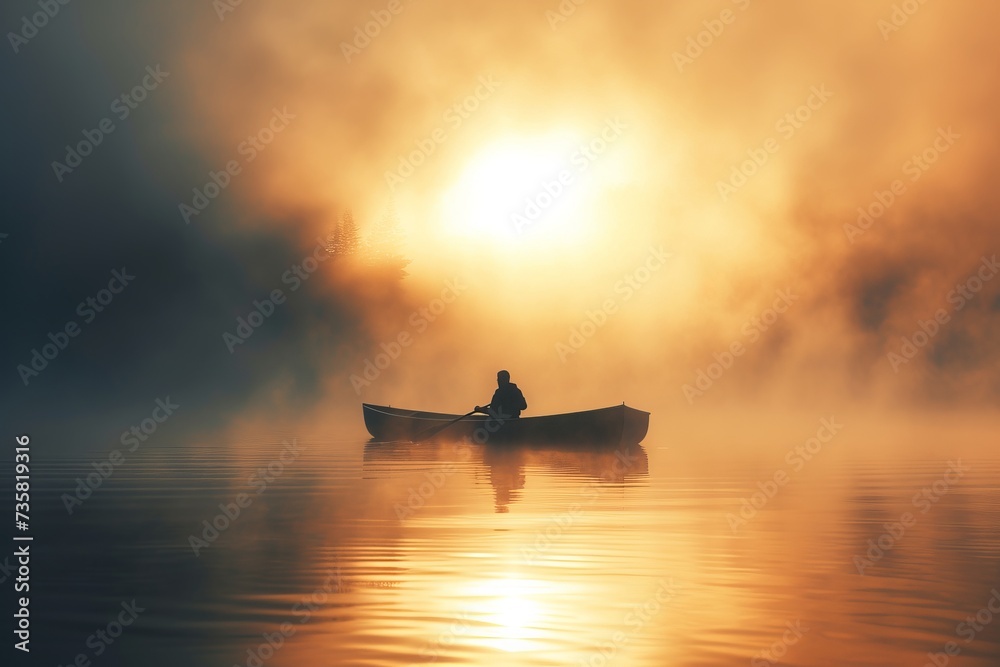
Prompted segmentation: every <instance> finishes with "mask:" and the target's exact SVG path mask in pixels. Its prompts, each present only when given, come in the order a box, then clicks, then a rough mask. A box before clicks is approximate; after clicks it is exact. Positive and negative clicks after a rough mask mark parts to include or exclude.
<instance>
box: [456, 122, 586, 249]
mask: <svg viewBox="0 0 1000 667" xmlns="http://www.w3.org/2000/svg"><path fill="white" fill-rule="evenodd" d="M577 144H578V140H577V138H576V137H575V136H574V135H573V133H571V132H560V133H553V134H550V135H547V136H543V137H536V138H529V139H519V140H515V139H506V140H504V141H500V142H497V143H495V144H492V145H490V146H487V147H485V148H483V149H482V150H481V151H479V152H478V153H477V154H476V155H475V157H473V158H472V159H471V160H470V161H469V162H468V163H467V164H466V166H465V167H464V169H463V170H462V171H461V173H460V174H459V176H458V178H457V179H456V181H455V183H454V185H453V186H452V187H451V188H450V189H448V190H447V191H446V192H445V194H444V197H443V199H442V218H443V220H444V223H445V225H446V228H447V231H448V233H449V234H451V235H455V236H459V237H478V238H483V237H485V238H489V239H490V240H491V241H494V242H497V243H504V244H520V245H525V244H530V242H531V241H533V240H537V239H546V238H555V237H557V236H567V235H569V236H578V235H579V234H580V233H581V232H582V231H583V227H584V226H585V225H584V222H585V221H584V218H585V217H586V216H585V215H584V213H585V203H586V200H587V197H588V191H589V190H588V188H587V187H586V183H585V182H584V179H583V178H581V175H580V173H579V164H577V163H578V162H579V159H578V157H577V155H576V151H577Z"/></svg>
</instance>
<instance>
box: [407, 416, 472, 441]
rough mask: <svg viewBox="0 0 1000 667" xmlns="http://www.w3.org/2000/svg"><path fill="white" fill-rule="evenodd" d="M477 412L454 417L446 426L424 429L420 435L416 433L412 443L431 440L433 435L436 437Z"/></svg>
mask: <svg viewBox="0 0 1000 667" xmlns="http://www.w3.org/2000/svg"><path fill="white" fill-rule="evenodd" d="M477 412H479V411H478V410H473V411H472V412H467V413H465V414H464V415H462V416H461V417H456V418H455V419H452V420H451V421H450V422H448V423H447V424H444V425H443V426H432V427H431V428H430V429H424V431H423V433H422V434H421V433H418V434H417V435H416V436H415V437H414V438H413V440H412V442H423V441H424V440H426V439H427V438H432V437H434V436H435V435H437V434H438V433H440V432H441V431H443V430H445V429H446V428H448V427H449V426H451V425H452V424H454V423H455V422H459V421H462V420H463V419H465V418H466V417H471V416H472V415H474V414H476V413H477Z"/></svg>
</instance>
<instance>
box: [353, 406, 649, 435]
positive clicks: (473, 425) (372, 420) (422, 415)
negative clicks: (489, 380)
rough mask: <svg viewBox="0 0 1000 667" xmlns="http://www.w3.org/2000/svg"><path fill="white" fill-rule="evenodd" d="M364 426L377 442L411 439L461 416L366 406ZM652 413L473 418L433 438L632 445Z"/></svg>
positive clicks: (620, 410) (624, 410)
mask: <svg viewBox="0 0 1000 667" xmlns="http://www.w3.org/2000/svg"><path fill="white" fill-rule="evenodd" d="M361 407H362V409H363V411H364V416H365V426H366V427H367V428H368V432H369V433H371V435H372V438H374V439H375V440H379V441H391V440H405V441H409V440H413V439H415V438H419V437H421V436H422V435H423V434H426V433H428V432H432V431H433V429H434V428H435V427H439V426H443V425H444V424H446V423H448V422H449V421H451V420H453V419H455V418H456V417H458V416H459V415H453V414H447V413H443V412H422V411H419V410H404V409H401V408H393V407H389V406H385V405H371V404H369V403H363V404H362V406H361ZM648 429H649V413H648V412H643V411H642V410H636V409H635V408H630V407H628V406H627V405H625V404H624V403H622V404H621V405H616V406H614V407H610V408H599V409H597V410H585V411H583V412H567V413H564V414H558V415H542V416H538V417H520V418H518V419H509V420H506V421H504V422H499V421H498V420H494V419H492V418H491V417H488V416H487V415H472V416H471V417H467V418H465V419H463V420H461V421H459V422H456V423H455V424H452V425H451V426H449V427H448V428H446V429H444V430H443V431H441V432H440V433H439V434H437V435H435V437H434V439H435V440H462V439H469V440H472V441H473V442H476V443H495V444H500V443H525V444H531V443H535V444H558V443H572V444H586V445H612V446H614V445H631V444H638V443H639V442H641V441H642V439H643V438H645V437H646V431H647V430H648Z"/></svg>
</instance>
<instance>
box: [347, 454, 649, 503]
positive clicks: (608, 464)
mask: <svg viewBox="0 0 1000 667" xmlns="http://www.w3.org/2000/svg"><path fill="white" fill-rule="evenodd" d="M393 462H399V463H400V465H401V466H402V464H403V463H404V462H409V463H425V464H435V465H440V464H448V463H461V464H463V465H466V466H468V465H471V466H472V467H473V474H474V475H475V476H476V478H477V481H478V479H480V474H479V473H480V472H483V473H485V472H487V471H488V475H489V482H490V485H491V486H492V487H493V491H494V496H495V499H494V509H495V511H496V512H498V513H505V512H508V511H509V505H510V504H511V503H514V502H517V501H518V500H519V499H520V497H521V493H520V492H521V491H522V490H523V489H524V488H525V486H526V484H528V483H529V482H528V477H529V475H528V473H527V472H526V471H530V470H532V469H535V470H539V471H544V472H545V473H546V476H552V475H554V474H555V475H559V474H563V475H567V476H570V477H575V478H578V479H579V478H583V479H586V480H590V481H591V482H592V483H594V484H597V485H607V486H621V487H622V489H623V490H624V488H625V487H627V486H628V485H629V484H632V483H634V482H635V481H637V480H639V479H642V478H646V477H648V475H649V459H648V457H647V455H646V450H645V449H644V448H643V447H642V445H638V444H633V445H624V444H622V445H617V446H615V445H610V446H602V445H592V444H578V445H575V444H573V443H567V442H560V443H553V444H545V443H533V444H530V445H527V444H508V443H504V444H499V445H497V444H491V443H488V442H487V443H485V444H476V443H474V442H471V441H469V440H468V439H464V440H460V441H452V442H437V441H436V442H427V443H410V442H379V441H376V440H374V439H372V440H370V441H369V442H368V443H367V444H366V445H365V449H364V470H365V472H372V471H373V469H374V467H375V466H376V464H378V466H379V469H380V470H384V469H385V467H386V466H388V467H390V468H391V467H392V464H393ZM476 468H478V469H479V470H476ZM484 469H485V470H484Z"/></svg>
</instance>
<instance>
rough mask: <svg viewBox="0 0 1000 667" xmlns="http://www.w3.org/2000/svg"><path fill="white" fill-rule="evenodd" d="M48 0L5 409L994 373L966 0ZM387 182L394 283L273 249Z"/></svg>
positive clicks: (999, 293)
mask: <svg viewBox="0 0 1000 667" xmlns="http://www.w3.org/2000/svg"><path fill="white" fill-rule="evenodd" d="M904 4H905V5H906V6H907V7H908V8H910V9H911V11H913V13H912V14H906V13H905V11H902V10H901V9H894V7H902V5H904ZM911 4H912V5H913V6H911ZM60 7H61V9H60V10H59V13H58V14H57V15H56V16H54V17H52V18H50V19H48V22H47V23H46V25H44V26H43V27H41V28H40V29H38V30H37V34H34V33H32V34H33V36H31V37H30V38H24V39H14V40H12V39H11V38H10V36H8V47H9V50H8V52H7V54H6V55H5V56H4V58H5V59H6V62H5V65H4V72H5V78H6V80H7V86H6V89H7V90H8V91H10V94H9V95H8V97H7V100H8V101H7V102H6V103H5V104H4V105H3V109H2V112H0V113H3V115H4V121H5V122H4V127H5V128H6V131H5V133H4V136H5V138H6V140H7V141H6V143H5V148H6V149H7V154H8V155H11V156H14V157H13V159H9V160H6V161H5V163H4V166H3V169H4V174H3V175H4V177H5V179H4V180H5V183H6V184H7V185H6V187H7V188H8V193H9V196H8V197H7V198H6V200H7V202H8V205H7V212H8V215H7V216H5V219H6V221H5V222H4V223H3V226H2V227H0V232H3V233H5V234H7V235H8V236H6V237H2V238H0V260H2V261H0V266H2V268H0V272H2V274H3V284H4V287H5V290H4V292H5V297H6V299H7V300H8V307H7V308H5V313H6V315H7V317H6V318H5V326H4V333H5V344H4V345H3V348H4V350H5V353H6V355H7V362H6V368H7V375H6V380H5V381H4V383H3V385H2V387H3V395H4V399H3V401H2V402H3V408H4V409H5V411H6V412H7V414H6V415H5V421H6V420H10V419H13V420H14V421H15V422H16V421H17V419H19V418H23V419H26V420H27V421H28V422H29V423H39V422H40V421H46V420H48V419H50V418H52V417H53V416H55V415H58V421H59V423H60V424H61V425H63V426H65V427H66V431H67V432H64V433H61V434H60V435H61V436H64V437H69V436H70V434H72V433H74V432H75V433H76V434H77V435H76V436H75V437H76V438H77V439H78V440H79V441H80V446H101V443H103V442H104V441H105V440H107V439H110V441H111V442H113V441H114V440H116V439H117V434H118V433H119V432H120V431H121V430H123V429H125V428H127V427H128V426H129V425H130V424H133V423H136V422H138V421H139V420H141V419H142V418H143V417H145V416H148V413H149V411H151V410H152V409H153V407H154V401H155V399H157V398H163V397H165V396H167V395H170V396H171V397H172V398H173V399H174V400H176V401H178V402H180V403H181V404H182V406H183V407H182V408H181V409H180V410H179V411H178V419H177V421H178V422H183V423H185V424H188V425H189V427H190V428H194V425H195V424H197V425H198V427H199V428H201V427H203V426H204V425H205V424H206V423H213V424H218V425H225V424H226V423H228V422H229V420H230V419H232V417H233V416H235V415H239V414H241V413H242V412H243V411H244V410H246V409H249V408H250V407H251V406H258V407H259V406H264V407H265V408H270V409H274V410H275V411H279V410H282V409H285V408H288V407H289V406H298V407H305V406H310V405H323V406H330V407H332V408H334V409H338V410H343V412H344V414H348V415H357V416H358V417H359V415H360V408H359V407H358V404H359V403H360V401H361V400H371V401H374V402H385V403H392V404H393V405H401V404H411V405H413V407H424V408H440V409H447V410H455V411H465V410H464V409H463V408H466V409H468V408H471V405H473V404H474V403H476V402H482V401H484V400H486V399H488V396H489V392H490V391H491V385H492V377H493V373H494V372H495V371H496V370H497V369H498V368H500V367H506V368H509V369H510V370H511V372H512V374H513V375H514V380H515V381H516V382H518V383H519V384H520V385H521V386H522V387H523V388H524V389H525V393H526V394H527V396H528V401H529V407H530V409H531V410H537V411H539V412H543V411H550V410H560V411H561V410H572V409H579V408H585V407H595V406H597V405H601V404H611V403H617V402H620V401H623V400H624V401H627V402H628V403H629V404H630V405H636V406H637V407H643V408H645V409H647V410H654V411H659V413H660V414H664V413H666V414H670V413H675V414H685V413H686V412H688V411H691V410H694V409H700V408H722V407H726V408H734V407H737V406H744V405H746V406H752V405H766V406H768V409H773V410H783V409H787V410H805V411H810V410H823V409H825V408H826V406H830V405H836V406H841V407H844V406H866V407H867V408H869V409H870V408H872V406H876V407H875V409H876V410H877V409H880V407H879V406H883V407H884V408H885V409H889V408H890V407H891V408H906V409H921V408H922V406H926V405H933V406H935V407H936V408H940V409H958V408H984V407H985V408H991V409H992V406H994V405H995V404H996V398H997V396H998V394H1000V384H998V380H997V377H998V374H997V371H998V365H1000V364H998V361H1000V357H998V348H997V343H996V342H995V341H996V340H997V333H998V329H1000V328H998V319H1000V280H996V279H995V278H996V277H997V274H998V273H1000V266H997V265H996V264H995V263H994V261H993V258H994V257H995V254H996V253H997V252H998V251H1000V226H998V224H997V214H998V209H1000V201H998V195H997V191H996V188H995V187H994V186H993V182H994V180H995V176H994V175H995V173H996V167H997V166H998V165H997V157H998V147H997V145H996V138H997V131H996V121H995V118H994V117H995V115H996V110H995V109H996V101H995V99H994V98H995V96H996V87H995V85H993V83H994V81H995V78H996V72H997V65H998V63H1000V57H998V56H1000V53H998V50H1000V46H998V45H997V44H996V40H995V39H994V38H993V35H992V34H991V33H992V32H994V31H993V29H992V26H994V25H995V23H996V21H997V19H998V18H1000V8H998V7H996V6H995V3H987V2H970V3H961V4H954V3H952V4H946V3H927V4H924V5H919V4H918V3H893V2H888V1H879V2H870V3H849V4H847V5H845V4H844V3H809V4H804V3H794V2H791V1H787V2H778V3H773V2H772V3H763V2H759V1H757V0H750V1H744V0H740V1H738V2H736V1H734V2H728V1H727V2H717V3H710V4H705V3H699V2H693V1H685V2H670V3H639V2H625V3H614V4H609V3H599V2H595V1H590V2H585V3H583V4H581V5H579V6H577V5H575V4H574V3H570V2H564V3H562V5H560V4H559V3H557V2H551V3H535V2H508V3H503V4H481V3H460V2H438V3H417V2H399V3H396V2H393V3H361V4H358V3H340V4H337V5H334V4H331V3H321V2H305V1H297V2H285V3H281V4H271V5H260V4H254V3H243V4H240V5H238V6H236V5H231V6H230V5H228V4H226V3H225V2H224V1H223V0H219V1H218V2H215V3H211V2H180V3H171V4H170V5H169V7H167V6H159V5H155V4H153V3H110V4H109V3H104V4H102V5H101V6H91V5H76V4H70V5H66V6H60ZM560 7H562V9H561V10H560ZM36 9H37V8H36V7H35V5H34V4H30V3H21V2H18V3H14V4H13V5H8V6H5V7H4V9H3V10H2V24H3V26H4V27H5V32H7V31H17V32H19V33H21V34H22V35H27V34H28V32H30V30H28V31H25V28H24V24H23V17H24V16H26V15H30V14H31V13H32V12H34V11H35V10H36ZM570 9H571V10H572V11H570ZM230 10H231V11H230ZM914 10H915V11H914ZM366 31H367V33H368V34H366ZM15 49H16V52H15ZM147 68H149V69H147ZM151 72H159V75H158V76H153V74H151ZM143 85H145V90H141V91H139V93H138V96H141V97H142V98H143V99H142V100H134V99H133V97H136V96H134V95H132V93H130V91H133V88H134V87H135V86H143ZM123 94H126V95H129V96H130V97H129V98H128V100H125V101H123V100H121V95H123ZM116 100H118V102H116ZM105 118H106V119H109V120H108V121H107V124H106V125H105V127H109V126H113V131H111V132H110V133H105V132H104V131H100V127H101V125H100V124H101V121H102V119H105ZM85 132H89V133H90V134H89V135H87V134H85ZM95 132H96V133H97V134H95ZM88 136H90V137H96V136H100V138H101V142H100V143H99V144H98V145H96V146H94V148H93V151H92V154H90V155H88V156H85V157H82V158H81V161H80V163H79V166H77V167H74V168H72V171H66V170H64V169H62V168H60V167H55V166H53V162H55V161H58V162H60V163H65V164H67V165H69V162H67V160H68V159H69V158H68V156H67V154H66V153H67V149H66V146H67V145H72V146H76V145H77V144H79V142H81V141H89V140H88V139H87V137H88ZM227 169H228V173H226V172H227ZM212 173H214V174H215V181H216V183H224V184H225V187H224V188H220V189H219V192H218V194H217V196H215V197H214V198H212V199H211V200H208V199H206V200H204V202H202V203H206V202H207V207H205V209H204V210H203V211H200V212H199V213H198V214H197V215H192V214H191V209H188V210H187V211H188V213H187V214H185V212H184V210H182V208H181V206H180V205H181V204H184V205H186V206H191V207H195V205H196V204H197V203H198V201H197V196H196V194H195V193H194V192H193V190H194V189H196V188H197V189H199V190H202V191H204V187H205V185H206V183H210V182H211V179H212ZM213 194H214V193H213ZM390 203H392V204H393V205H394V206H395V209H396V211H397V213H398V218H399V220H400V223H401V228H402V232H403V235H404V242H403V243H404V244H403V246H402V250H403V252H404V253H405V254H406V256H407V257H408V258H410V259H412V260H413V261H412V263H411V264H410V266H409V267H408V271H409V273H410V276H409V277H408V278H407V279H406V280H405V281H403V282H402V283H399V284H396V285H386V284H383V283H382V282H380V281H378V280H373V279H371V277H370V276H366V275H365V274H364V273H361V274H358V273H356V272H349V271H345V270H344V268H343V266H342V265H339V266H335V265H334V263H333V262H323V263H321V264H319V265H318V266H319V268H318V269H317V270H316V272H315V273H314V274H309V275H310V278H309V280H302V281H301V282H300V283H299V284H300V287H297V288H296V289H294V290H293V289H292V287H293V285H294V284H295V282H294V280H284V279H283V276H285V275H286V274H285V272H286V271H288V270H289V269H290V267H293V266H294V265H296V264H300V263H301V262H303V260H305V259H306V258H307V257H310V256H312V253H313V250H314V247H315V246H316V241H315V239H316V237H317V235H320V234H323V233H325V232H327V231H328V230H329V229H330V228H331V227H332V226H333V225H334V224H335V221H336V220H337V218H338V216H340V215H341V214H342V213H343V212H344V211H345V210H347V209H349V208H350V209H353V211H354V214H355V217H356V218H357V219H358V221H359V223H360V224H361V226H362V232H363V233H365V232H367V231H369V230H370V228H371V226H372V225H373V224H374V222H375V221H376V220H377V219H378V218H379V216H380V215H381V214H382V213H383V212H384V211H385V210H386V208H387V207H388V206H389V205H390ZM533 206H534V207H537V208H532V207H533ZM859 208H860V209H862V211H866V212H867V214H868V215H869V216H870V217H868V218H864V217H862V218H860V220H859V216H860V211H859ZM123 267H125V268H127V270H128V271H130V272H131V273H133V274H134V275H135V276H136V277H135V279H134V282H132V283H130V284H129V285H127V286H126V287H125V288H124V289H123V290H122V291H121V293H120V294H116V295H114V298H113V300H112V301H111V302H110V303H109V304H108V305H107V307H106V310H104V311H102V312H99V313H96V312H95V315H94V317H93V319H92V320H90V321H87V315H86V308H84V310H83V312H80V311H78V304H80V303H81V302H83V301H85V300H86V299H87V298H88V297H92V296H94V295H96V294H98V292H99V291H100V290H101V289H103V288H105V287H107V286H108V282H109V281H110V280H111V278H112V275H113V274H112V271H114V270H121V269H122V268H123ZM447 281H451V282H450V283H449V282H447ZM449 285H450V286H449ZM275 289H282V290H283V293H284V295H285V296H286V297H287V300H286V301H285V302H284V303H282V304H279V305H278V306H277V307H276V310H275V314H274V315H273V316H272V317H269V318H267V320H266V321H265V323H264V324H263V325H262V326H261V327H260V328H259V329H256V330H254V333H253V335H252V336H251V337H249V338H247V340H246V342H245V343H242V344H240V345H238V346H236V347H235V348H234V350H233V352H232V353H230V349H229V347H227V344H226V342H225V340H224V338H223V334H224V333H226V332H235V331H236V318H237V317H241V316H242V317H246V316H247V315H248V313H250V312H251V310H252V309H253V308H254V303H253V302H254V300H258V301H260V300H261V299H264V298H267V297H268V295H270V294H271V293H272V292H273V290H275ZM449 290H450V291H449ZM452 296H454V300H453V302H450V303H444V302H443V301H442V302H441V304H440V306H441V307H440V313H435V312H433V311H435V309H438V308H439V304H438V303H437V302H435V301H434V300H435V299H436V298H441V297H447V298H449V299H450V298H451V297H452ZM421 308H429V309H431V311H429V312H430V314H431V315H432V316H433V320H432V319H431V317H428V316H427V314H420V309H421ZM772 309H773V310H772ZM414 313H416V314H414ZM70 322H75V323H77V324H78V325H79V326H80V332H79V335H77V336H75V337H73V338H71V339H70V340H69V343H68V345H67V346H66V349H64V350H60V351H59V353H58V355H57V356H56V357H55V359H52V360H50V361H49V364H48V365H47V367H46V368H45V369H44V370H42V371H40V372H39V375H38V376H37V377H35V376H31V377H29V378H28V381H27V385H26V384H25V381H24V378H23V373H22V372H20V371H19V370H18V366H19V365H30V363H31V359H32V351H33V350H34V349H39V350H41V348H42V347H43V346H44V345H46V344H48V343H49V342H50V339H49V337H48V334H49V333H50V332H52V333H54V332H57V331H61V330H63V329H64V328H65V326H66V325H67V324H68V323H70ZM591 323H592V324H591ZM574 330H575V331H577V334H576V335H574V334H573V332H574ZM403 334H406V335H407V336H408V337H405V339H406V340H409V341H410V342H409V344H406V345H401V349H400V354H399V355H398V356H397V358H395V359H393V360H392V362H391V364H389V365H388V367H387V368H385V369H382V370H381V371H380V372H379V375H378V377H377V378H376V379H375V380H373V381H371V384H370V385H366V386H363V387H361V389H360V393H358V392H356V391H355V388H356V387H358V386H360V385H359V384H358V383H357V382H356V381H355V382H354V383H352V381H351V376H352V375H355V376H359V377H360V376H362V375H363V371H364V368H365V363H366V361H369V360H372V361H374V360H375V359H376V356H377V355H378V354H379V353H380V352H383V350H385V349H386V347H388V348H389V349H390V350H391V349H392V346H393V342H394V341H399V340H400V335H403ZM904 338H905V339H906V341H908V342H904ZM577 343H582V344H580V345H577ZM383 345H384V346H386V347H383ZM910 345H912V347H909V346H910ZM734 353H735V354H734ZM728 355H732V358H730V357H729V356H728ZM39 363H40V362H39ZM716 363H717V364H719V365H718V366H714V367H713V366H712V364H716ZM723 366H729V368H723ZM702 373H704V375H701V374H702ZM712 376H715V377H712ZM685 385H688V387H685ZM189 406H190V407H189ZM536 414H537V412H536ZM181 415H184V416H183V418H181ZM188 415H190V416H188ZM172 419H173V418H172ZM46 423H48V422H47V421H46ZM44 428H52V429H53V433H55V432H56V430H55V426H54V425H49V426H45V427H44ZM175 428H178V429H180V428H181V427H180V426H177V427H175ZM179 432H180V431H178V432H177V433H179ZM177 433H175V435H176V434H177ZM71 439H72V438H71Z"/></svg>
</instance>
